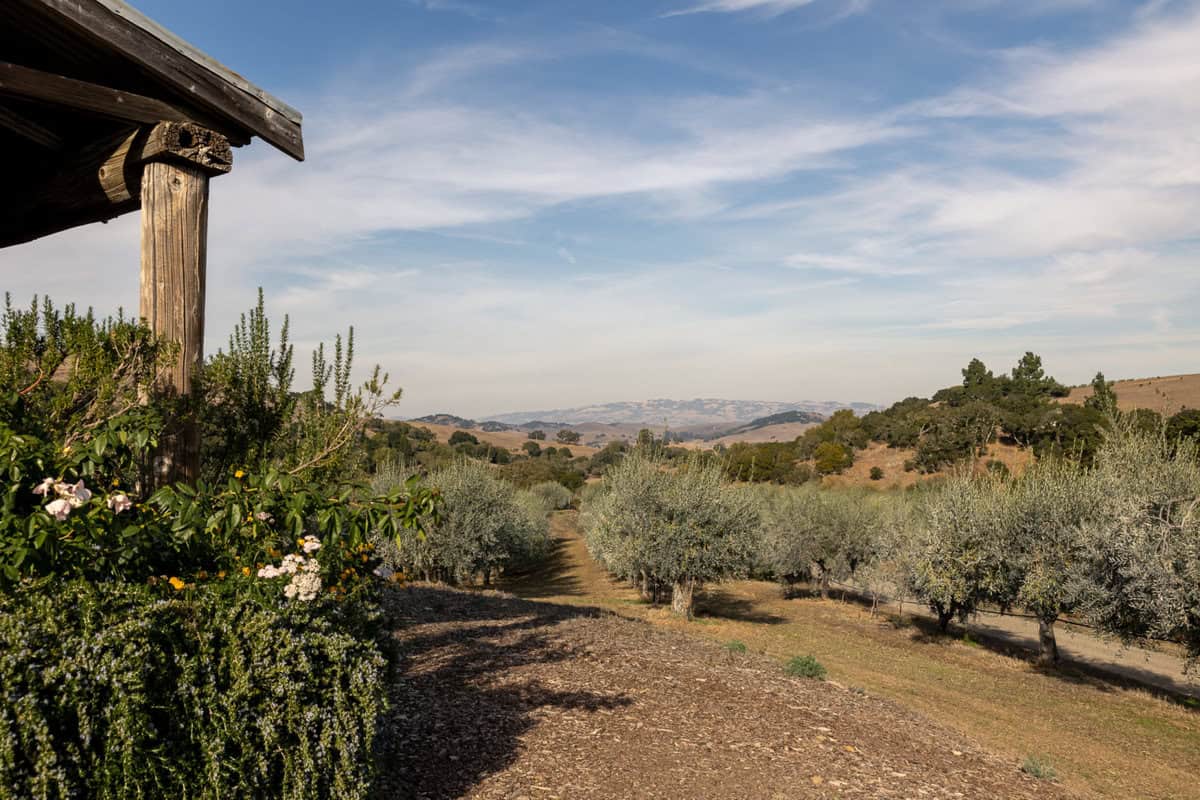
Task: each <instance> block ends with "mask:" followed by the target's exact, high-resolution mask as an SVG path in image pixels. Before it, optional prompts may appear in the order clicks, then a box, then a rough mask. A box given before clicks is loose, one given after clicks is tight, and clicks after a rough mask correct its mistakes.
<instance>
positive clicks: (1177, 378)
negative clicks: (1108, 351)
mask: <svg viewBox="0 0 1200 800" xmlns="http://www.w3.org/2000/svg"><path fill="white" fill-rule="evenodd" d="M1113 391H1114V392H1116V395H1117V405H1118V406H1119V407H1120V408H1121V409H1122V410H1123V411H1129V410H1130V409H1134V408H1148V409H1150V410H1152V411H1157V412H1158V413H1160V414H1162V415H1163V416H1169V415H1171V414H1176V413H1178V412H1180V411H1182V410H1183V409H1185V408H1200V373H1194V374H1189V375H1166V376H1162V377H1157V378H1133V379H1130V380H1121V381H1114V382H1113ZM1091 396H1092V387H1091V386H1076V387H1075V388H1073V389H1071V394H1070V395H1069V396H1067V397H1065V398H1063V399H1062V401H1061V402H1064V403H1076V404H1078V403H1082V402H1083V401H1084V400H1086V399H1087V398H1089V397H1091Z"/></svg>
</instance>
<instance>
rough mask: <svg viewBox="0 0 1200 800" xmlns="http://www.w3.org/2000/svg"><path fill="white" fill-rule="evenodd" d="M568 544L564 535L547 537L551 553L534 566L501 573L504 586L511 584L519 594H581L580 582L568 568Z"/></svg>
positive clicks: (547, 595) (533, 596)
mask: <svg viewBox="0 0 1200 800" xmlns="http://www.w3.org/2000/svg"><path fill="white" fill-rule="evenodd" d="M567 547H568V544H567V542H566V541H565V540H564V539H561V538H553V539H551V540H550V554H549V555H548V556H547V557H546V559H545V560H544V561H542V562H541V563H540V564H539V565H538V566H537V567H536V568H534V569H532V570H529V571H527V572H520V573H514V574H512V575H506V576H505V577H504V584H505V586H506V587H508V586H510V585H511V586H512V587H514V591H516V592H517V593H519V594H520V596H521V597H529V598H538V597H582V596H583V595H584V594H585V593H584V591H583V585H582V583H581V582H580V580H579V577H578V576H577V575H576V574H575V572H574V571H573V570H572V569H570V568H569V564H568V561H569V557H568V554H567Z"/></svg>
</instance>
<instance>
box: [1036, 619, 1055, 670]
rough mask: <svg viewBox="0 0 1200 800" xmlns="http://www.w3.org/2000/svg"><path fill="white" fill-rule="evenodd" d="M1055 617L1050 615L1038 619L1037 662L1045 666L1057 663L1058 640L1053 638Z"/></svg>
mask: <svg viewBox="0 0 1200 800" xmlns="http://www.w3.org/2000/svg"><path fill="white" fill-rule="evenodd" d="M1055 619H1056V618H1055V617H1051V618H1049V619H1045V618H1043V619H1039V620H1038V644H1039V645H1040V646H1041V647H1040V649H1039V650H1038V663H1039V664H1041V665H1043V666H1047V667H1052V666H1054V665H1055V664H1057V663H1058V640H1057V639H1055V638H1054V620H1055Z"/></svg>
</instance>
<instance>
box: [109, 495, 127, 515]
mask: <svg viewBox="0 0 1200 800" xmlns="http://www.w3.org/2000/svg"><path fill="white" fill-rule="evenodd" d="M108 507H109V508H111V509H112V510H113V512H114V513H117V514H120V513H121V512H122V511H128V510H129V509H131V508H133V501H132V500H130V499H129V495H126V494H114V495H109V498H108Z"/></svg>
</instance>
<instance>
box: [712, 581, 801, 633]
mask: <svg viewBox="0 0 1200 800" xmlns="http://www.w3.org/2000/svg"><path fill="white" fill-rule="evenodd" d="M696 614H697V616H701V617H719V618H720V619H729V620H734V621H736V622H754V623H758V624H759V625H779V624H781V623H784V622H787V619H786V618H785V617H781V616H779V615H778V614H772V613H770V612H768V611H762V610H761V609H759V608H757V607H756V604H755V602H754V601H753V600H750V599H747V598H744V597H738V596H736V595H734V594H733V593H731V592H729V591H727V590H725V589H722V588H721V587H719V586H706V587H704V590H703V591H702V592H701V593H700V594H699V595H698V596H697V598H696Z"/></svg>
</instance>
